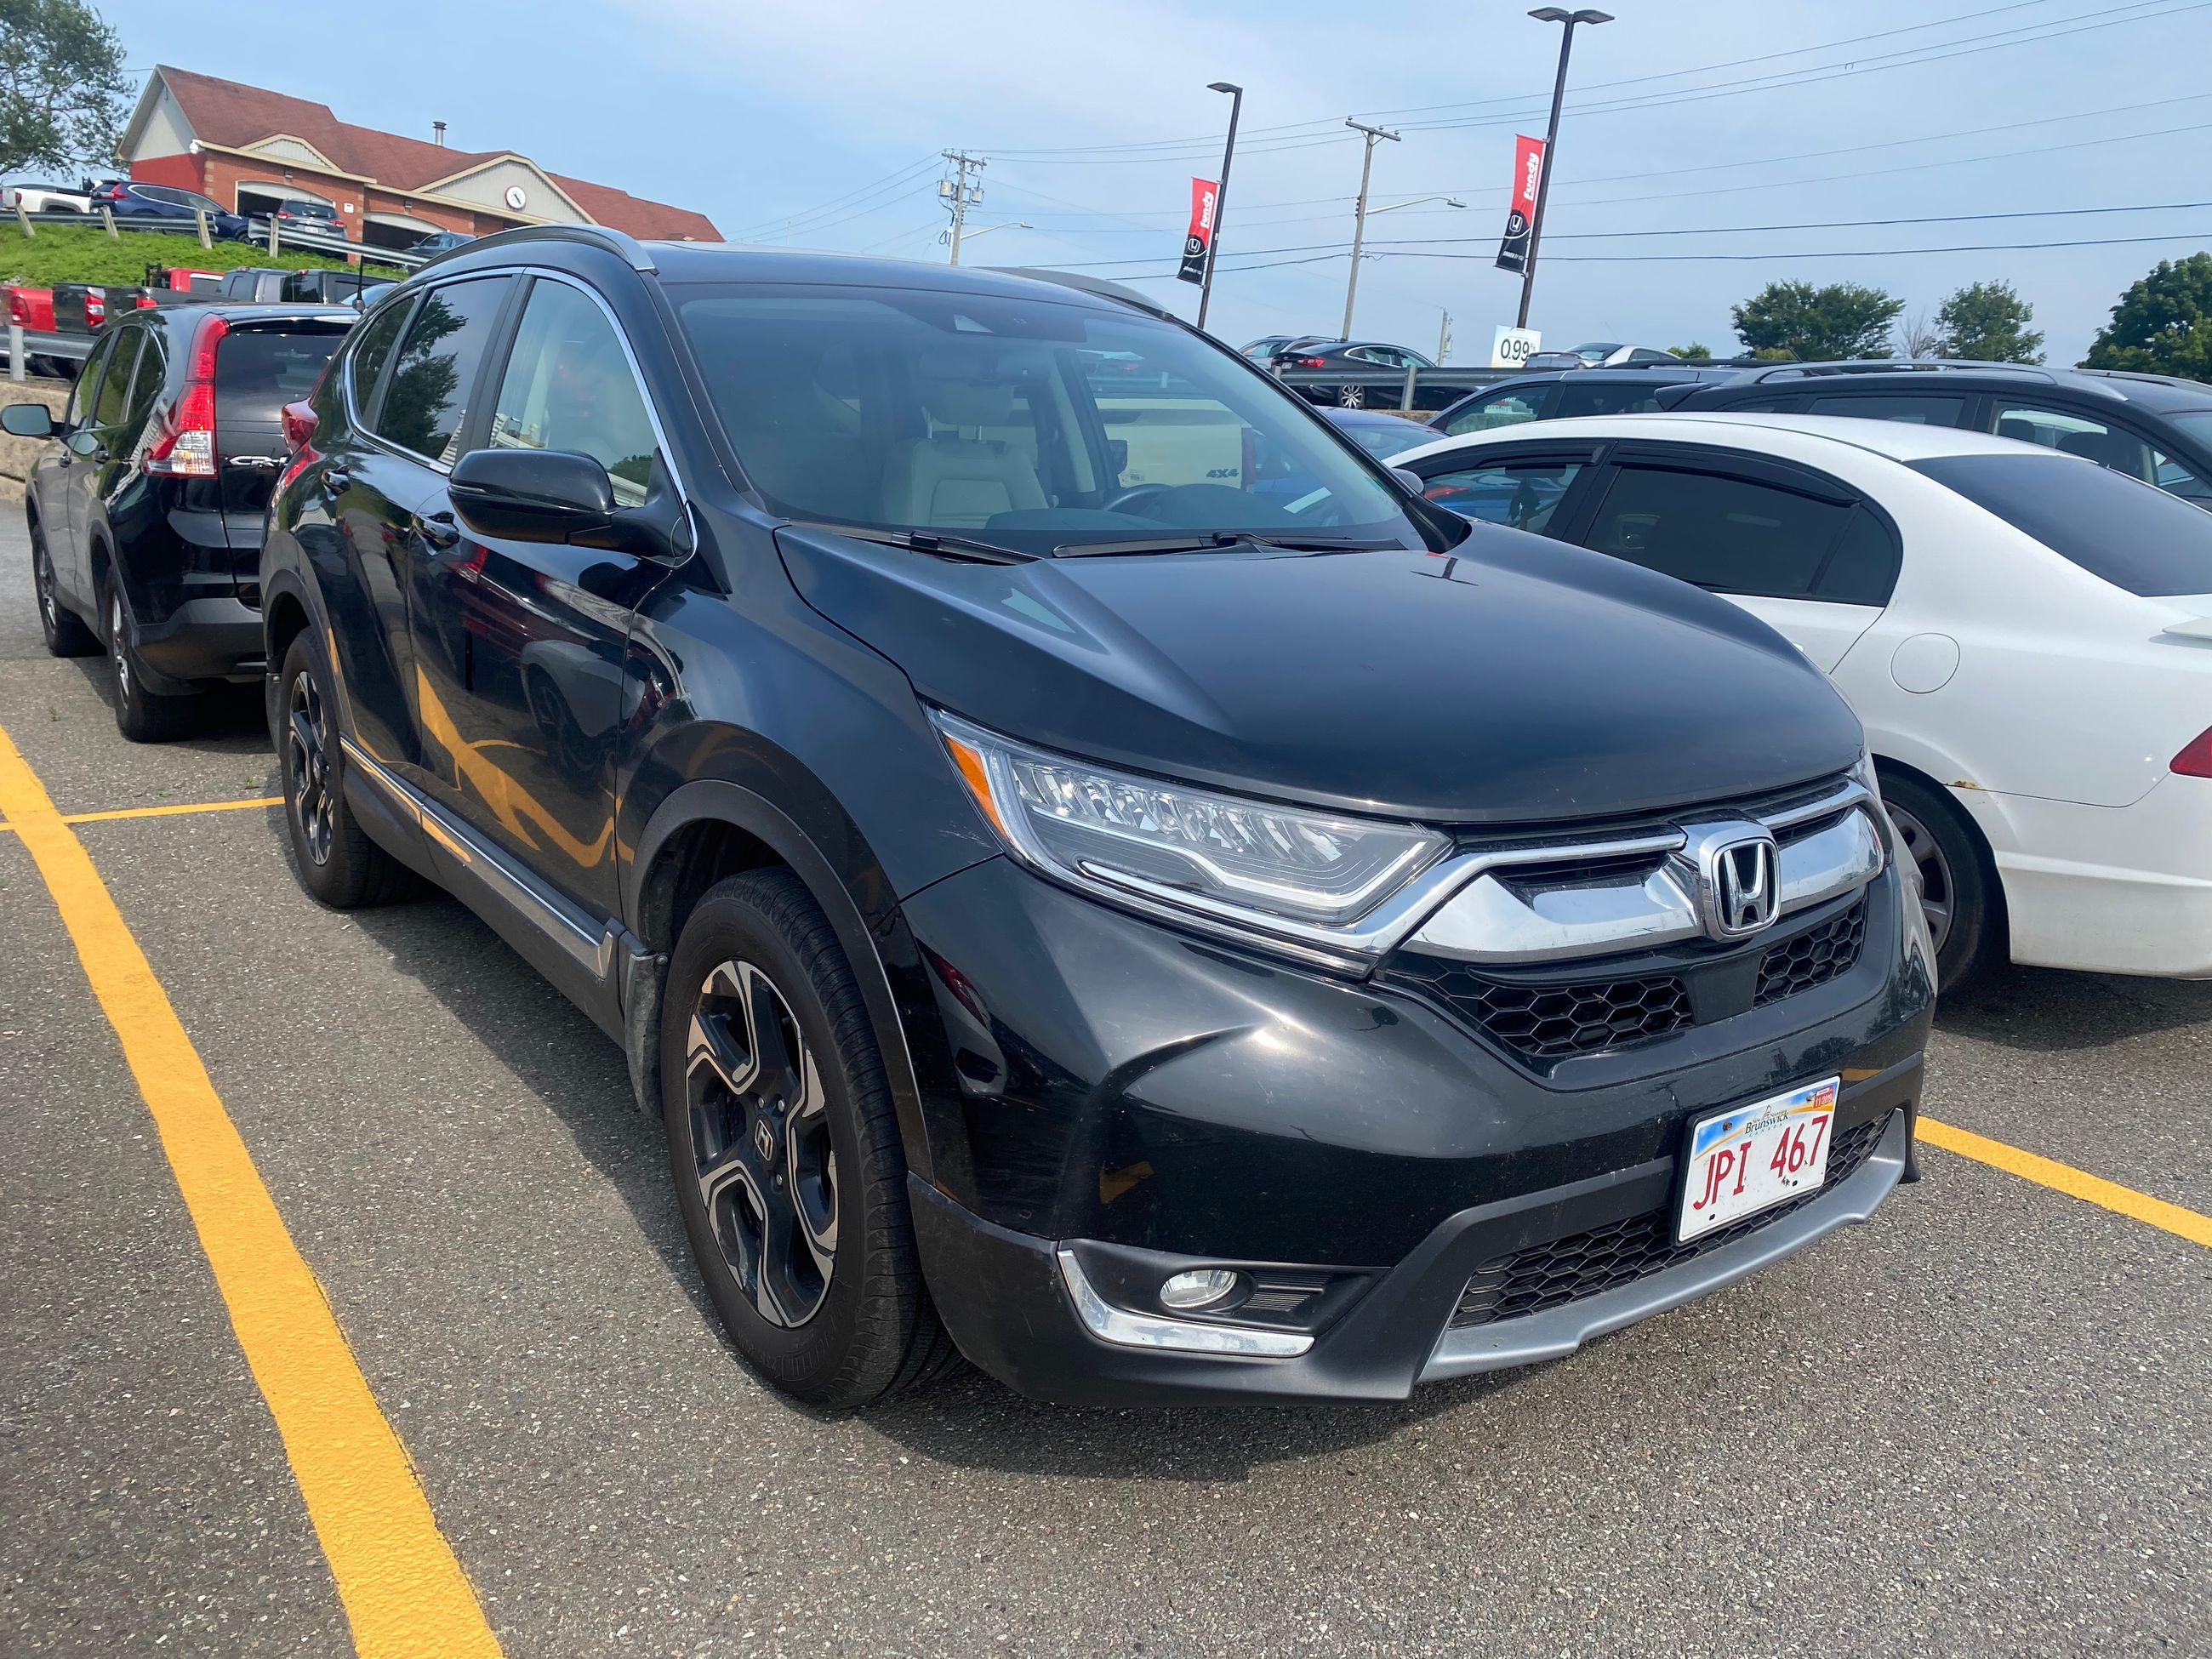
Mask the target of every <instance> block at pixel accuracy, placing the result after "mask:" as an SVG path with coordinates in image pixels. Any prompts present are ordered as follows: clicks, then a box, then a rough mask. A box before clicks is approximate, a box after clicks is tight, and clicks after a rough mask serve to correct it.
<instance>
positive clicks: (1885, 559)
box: [1813, 507, 1904, 605]
mask: <svg viewBox="0 0 2212 1659" xmlns="http://www.w3.org/2000/svg"><path fill="white" fill-rule="evenodd" d="M1903 562H1904V550H1903V549H1901V548H1899V546H1898V544H1897V533H1896V532H1894V531H1893V530H1892V529H1891V528H1890V527H1889V526H1887V525H1886V524H1884V523H1883V522H1882V521H1881V520H1880V519H1878V518H1876V517H1875V515H1874V513H1871V512H1869V510H1868V509H1867V508H1865V507H1860V508H1859V509H1858V510H1857V512H1855V513H1852V514H1851V521H1850V524H1849V525H1847V526H1844V533H1843V538H1842V539H1841V540H1839V541H1838V542H1837V544H1836V546H1835V550H1834V551H1833V552H1832V553H1830V554H1829V555H1828V562H1827V563H1826V565H1825V566H1824V567H1823V568H1821V569H1820V572H1819V574H1816V575H1815V576H1814V578H1813V597H1814V599H1828V600H1832V602H1834V603H1835V604H1838V605H1887V604H1888V603H1889V596H1890V592H1891V591H1892V590H1893V588H1895V587H1896V586H1897V570H1898V567H1899V565H1900V564H1901V563H1903Z"/></svg>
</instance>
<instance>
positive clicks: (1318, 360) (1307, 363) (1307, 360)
mask: <svg viewBox="0 0 2212 1659" xmlns="http://www.w3.org/2000/svg"><path fill="white" fill-rule="evenodd" d="M1298 367H1299V368H1328V358H1326V357H1301V358H1299V359H1298Z"/></svg>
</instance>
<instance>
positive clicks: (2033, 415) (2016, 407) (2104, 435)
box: [1996, 401, 2158, 483]
mask: <svg viewBox="0 0 2212 1659" xmlns="http://www.w3.org/2000/svg"><path fill="white" fill-rule="evenodd" d="M1996 433H1997V436H1998V437H2000V438H2012V439H2016V440H2018V441H2020V442H2021V443H2031V444H2040V445H2042V446H2043V447H2045V449H2055V450H2057V451H2058V452H2059V453H2061V454H2064V455H2079V456H2080V457H2081V459H2083V460H2086V461H2094V462H2096V463H2097V465H2100V466H2108V467H2110V468H2112V471H2115V472H2124V473H2126V474H2127V475H2128V477H2130V478H2141V479H2142V481H2143V482H2144V483H2153V482H2154V481H2155V479H2156V477H2157V475H2158V468H2157V466H2156V465H2155V464H2154V462H2153V461H2152V460H2151V450H2150V446H2149V445H2148V444H2147V443H2145V442H2144V441H2142V439H2141V438H2138V437H2136V435H2135V434H2133V433H2132V432H2127V431H2124V430H2122V429H2121V428H2118V427H2113V426H2108V425H2106V423H2105V422H2102V421H2100V420H2096V419H2094V418H2093V417H2092V416H2087V415H2077V414H2075V413H2074V412H2073V411H2072V410H2063V409H2051V408H2049V407H2039V406H2037V405H2035V404H2023V403H2005V402H2002V401H2000V402H1998V404H1996Z"/></svg>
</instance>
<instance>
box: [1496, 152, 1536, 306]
mask: <svg viewBox="0 0 2212 1659" xmlns="http://www.w3.org/2000/svg"><path fill="white" fill-rule="evenodd" d="M1543 177H1544V141H1543V140H1542V139H1541V138H1531V137H1528V136H1527V135H1526V134H1519V135H1516V137H1515V138H1514V140H1513V205H1512V206H1511V208H1510V209H1509V210H1507V212H1506V215H1505V240H1504V241H1502V242H1500V243H1499V244H1498V269H1499V270H1510V271H1514V272H1516V273H1517V272H1520V271H1522V270H1527V269H1528V233H1529V231H1530V230H1531V229H1533V228H1534V226H1535V223H1536V186H1537V185H1538V184H1539V183H1540V182H1541V180H1542V179H1543Z"/></svg>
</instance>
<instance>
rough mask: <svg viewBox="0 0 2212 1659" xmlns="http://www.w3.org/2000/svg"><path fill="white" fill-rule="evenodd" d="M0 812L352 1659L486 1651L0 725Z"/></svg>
mask: <svg viewBox="0 0 2212 1659" xmlns="http://www.w3.org/2000/svg"><path fill="white" fill-rule="evenodd" d="M238 804H239V805H260V804H261V803H258V802H240V803H238ZM155 810H157V811H158V810H160V809H155ZM0 815H4V816H5V817H7V818H8V819H9V821H10V822H11V823H13V824H14V826H15V830H16V832H17V834H19V835H20V836H21V837H22V842H23V845H24V846H25V847H26V848H28V849H29V851H30V854H31V856H32V858H33V860H36V862H37V864H38V866H39V873H40V875H41V876H43V877H44V878H46V887H47V890H48V891H49V892H51V893H52V896H53V900H54V904H55V907H56V908H58V910H59V911H60V912H61V918H62V923H63V925H64V927H67V928H68V929H69V933H70V939H71V940H72V941H73V942H74V943H75V944H76V952H77V959H78V960H79V961H80V962H81V963H82V964H83V967H84V972H85V977H86V978H87V979H88V980H89V981H91V983H92V989H93V994H94V996H96V997H97V998H98V999H99V1000H100V1007H101V1008H102V1009H103V1010H104V1011H105V1012H106V1015H107V1019H108V1023H109V1024H111V1025H112V1026H113V1027H114V1028H115V1035H116V1036H117V1037H118V1038H119V1039H120V1040H121V1042H122V1044H123V1054H124V1058H125V1060H128V1061H129V1062H130V1066H131V1074H132V1076H134V1077H135V1078H136V1079H137V1082H138V1091H139V1093H140V1094H141V1095H142V1096H143V1097H144V1098H145V1102H146V1104H147V1107H148V1108H149V1110H151V1112H152V1113H153V1115H154V1123H155V1127H156V1128H157V1129H158V1130H159V1131H160V1132H161V1145H162V1148H163V1150H164V1151H166V1152H167V1154H168V1158H169V1167H170V1169H171V1170H172V1171H173V1172H174V1174H175V1176H176V1180H177V1186H178V1188H179V1190H180V1191H181V1192H182V1193H183V1194H184V1200H185V1208H186V1209H187V1210H188V1211H190V1212H191V1218H192V1225H194V1226H195V1227H196V1228H197V1229H198V1231H199V1237H200V1246H201V1248H202V1249H204V1250H205V1251H206V1252H207V1259H208V1265H209V1266H210V1267H211V1268H213V1269H214V1271H215V1281H216V1288H217V1289H218V1290H219V1291H222V1299H223V1302H224V1304H225V1305H226V1306H227V1307H228V1309H229V1311H230V1323H231V1328H232V1330H233V1331H234V1332H235V1333H236V1334H237V1336H238V1344H239V1346H240V1348H242V1349H244V1350H245V1352H246V1364H248V1365H249V1366H251V1367H252V1371H253V1379H254V1381H255V1382H256V1383H258V1384H259V1385H260V1388H261V1393H262V1396H263V1397H264V1399H265V1400H267V1401H268V1402H269V1410H270V1415H271V1416H272V1417H274V1418H275V1419H276V1431H277V1433H278V1434H279V1435H280V1436H282V1437H283V1442H284V1454H285V1455H286V1456H287V1457H288V1458H289V1460H290V1461H291V1465H292V1474H293V1476H294V1478H295V1480H298V1482H299V1484H300V1495H301V1497H302V1498H305V1499H306V1500H307V1517H308V1519H309V1520H311V1521H312V1522H313V1523H314V1528H315V1535H316V1536H317V1537H318V1538H319V1540H321V1541H322V1547H323V1553H324V1555H325V1557H326V1558H327V1559H329V1561H330V1565H331V1577H334V1578H335V1579H336V1580H337V1591H338V1598H339V1600H340V1601H342V1602H343V1604H344V1607H345V1611H346V1618H347V1619H348V1620H349V1622H350V1623H351V1625H352V1626H353V1639H354V1648H355V1650H356V1653H358V1654H359V1655H361V1656H362V1659H445V1656H448V1655H459V1656H471V1659H492V1656H496V1655H497V1654H498V1653H499V1651H500V1647H499V1643H498V1640H497V1638H495V1637H494V1636H493V1635H492V1633H491V1628H490V1626H489V1625H487V1624H486V1623H485V1621H484V1615H483V1608H482V1607H480V1606H479V1605H478V1604H477V1597H476V1592H475V1591H474V1590H473V1589H471V1588H470V1585H469V1582H468V1579H467V1577H465V1575H464V1574H463V1572H462V1571H461V1565H460V1563H459V1561H458V1560H456V1559H454V1556H453V1549H452V1547H450V1546H449V1545H448V1544H447V1542H446V1540H445V1536H444V1534H441V1532H440V1531H439V1530H438V1522H437V1519H436V1517H435V1516H433V1515H432V1514H431V1512H430V1504H429V1500H428V1498H425V1497H424V1496H423V1492H422V1485H421V1483H420V1482H419V1481H417V1480H416V1478H415V1470H414V1468H413V1466H412V1465H411V1464H410V1463H409V1462H408V1461H407V1452H406V1449H405V1448H404V1447H403V1446H402V1445H401V1444H400V1443H399V1438H398V1436H397V1435H395V1434H394V1433H393V1432H392V1425H390V1424H389V1423H387V1422H386V1420H385V1419H384V1414H383V1413H382V1412H380V1410H378V1409H377V1404H376V1400H375V1396H374V1395H372V1394H371V1393H370V1392H369V1387H368V1379H367V1378H366V1377H364V1376H362V1374H361V1367H360V1366H359V1365H358V1364H356V1362H355V1359H354V1357H353V1351H352V1350H351V1349H350V1348H349V1347H348V1346H347V1345H346V1340H345V1335H344V1334H343V1332H342V1331H340V1330H339V1329H338V1326H337V1320H336V1318H335V1317H333V1316H332V1315H331V1309H330V1304H329V1303H328V1302H326V1301H325V1299H324V1296H323V1288H322V1286H321V1285H319V1283H318V1282H317V1281H316V1279H315V1275H314V1273H313V1269H311V1268H310V1267H308V1266H307V1262H306V1261H303V1260H302V1259H301V1255H300V1253H299V1250H298V1249H297V1248H295V1246H294V1244H293V1243H292V1236H291V1234H290V1232H289V1231H287V1230H286V1228H285V1225H284V1218H283V1217H282V1216H281V1215H279V1214H278V1213H277V1212H276V1203H275V1201H274V1200H272V1199H271V1198H270V1196H269V1189H268V1188H266V1187H265V1186H264V1185H263V1184H262V1181H261V1176H260V1173H259V1171H258V1170H256V1169H255V1168H254V1167H253V1157H252V1153H251V1152H248V1151H247V1150H246V1143H245V1141H244V1140H242V1139H240V1136H239V1133H238V1129H237V1127H236V1126H235V1125H234V1124H233V1123H232V1122H231V1121H230V1116H229V1114H228V1113H227V1112H226V1111H224V1109H223V1105H222V1098H221V1097H219V1096H218V1095H217V1094H216V1091H215V1085H214V1084H213V1082H212V1081H210V1079H209V1077H208V1074H207V1068H206V1066H204V1065H203V1064H202V1063H201V1060H200V1057H199V1054H198V1053H197V1051H196V1050H195V1049H194V1048H193V1047H192V1043H191V1038H190V1037H189V1036H186V1035H185V1028H184V1026H183V1024H182V1023H181V1022H179V1019H178V1018H177V1014H176V1010H175V1009H173V1007H171V1006H170V1004H169V999H168V996H167V993H165V992H164V991H163V990H162V988H161V981H159V980H157V979H156V978H155V976H154V969H153V968H152V966H151V964H149V963H148V962H147V960H146V957H145V954H144V952H143V951H140V949H139V948H138V942H137V940H136V939H133V938H132V937H131V929H130V927H129V926H128V925H127V924H126V923H125V921H124V920H123V913H122V912H121V911H120V910H118V909H117V908H116V906H115V901H114V899H113V898H112V896H110V895H109V893H108V890H107V887H106V884H105V883H103V882H102V881H101V880H100V872H98V871H97V870H95V869H94V867H93V863H92V859H91V856H90V855H89V854H87V853H86V851H85V849H84V843H83V842H81V841H79V840H78V839H77V837H76V834H75V833H74V832H73V831H72V830H71V829H70V828H69V825H68V823H67V821H65V820H64V818H63V817H62V815H61V814H60V813H59V812H57V811H55V810H54V805H53V802H52V800H51V799H48V797H47V794H46V787H45V786H44V785H43V784H41V783H40V781H39V779H38V775H37V774H36V773H34V772H33V771H32V769H31V768H30V766H29V764H28V763H27V762H25V760H24V759H23V757H22V756H21V753H19V752H18V751H17V750H16V748H15V744H14V743H13V742H12V741H11V740H10V739H9V736H8V734H7V732H6V731H5V730H4V729H0Z"/></svg>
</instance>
